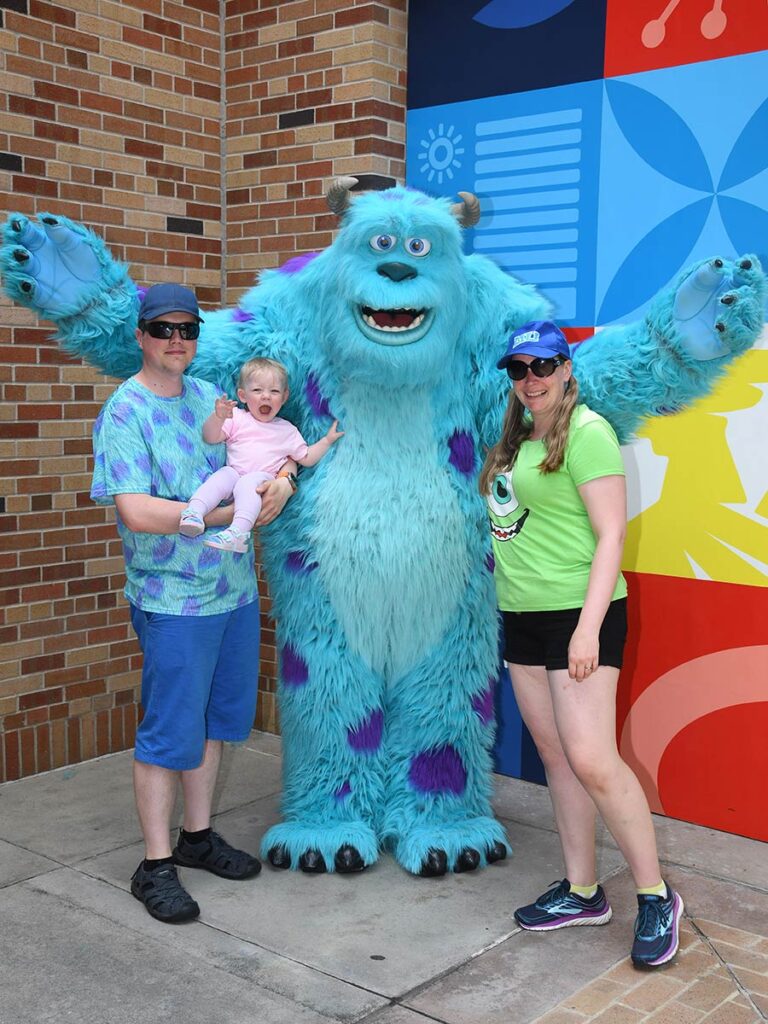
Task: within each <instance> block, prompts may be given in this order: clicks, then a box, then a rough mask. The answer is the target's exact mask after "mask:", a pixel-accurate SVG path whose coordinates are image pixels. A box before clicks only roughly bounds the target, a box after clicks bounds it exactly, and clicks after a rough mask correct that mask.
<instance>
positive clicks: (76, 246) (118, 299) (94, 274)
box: [0, 213, 141, 378]
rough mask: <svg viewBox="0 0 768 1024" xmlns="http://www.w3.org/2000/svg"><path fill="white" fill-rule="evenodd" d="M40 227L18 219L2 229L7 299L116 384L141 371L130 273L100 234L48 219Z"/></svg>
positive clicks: (2, 266)
mask: <svg viewBox="0 0 768 1024" xmlns="http://www.w3.org/2000/svg"><path fill="white" fill-rule="evenodd" d="M39 220H40V224H41V225H42V227H39V226H38V225H36V224H33V223H32V221H30V220H28V219H27V218H26V217H24V216H23V215H22V214H11V215H10V217H9V218H8V220H7V222H6V224H5V225H4V226H3V229H2V239H3V242H4V245H3V247H2V249H0V270H1V271H2V277H3V285H4V288H5V292H6V294H7V295H8V296H9V297H10V298H12V299H13V300H14V301H15V302H18V303H19V304H20V305H22V306H28V307H29V308H30V309H33V310H34V311H35V313H36V314H37V315H38V316H39V317H41V318H42V319H44V320H52V321H53V322H54V323H55V324H56V327H57V329H58V333H57V338H58V340H59V341H60V342H61V345H62V348H64V349H65V350H66V351H67V352H71V353H72V355H75V356H81V357H82V358H84V359H87V360H88V362H89V363H92V364H93V365H94V366H97V367H98V368H99V369H100V370H102V371H103V372H104V373H108V374H110V376H113V377H122V378H124V377H130V376H131V375H132V374H133V373H136V371H137V370H138V369H139V367H140V366H141V352H140V349H139V347H138V345H137V344H136V340H135V337H134V330H135V328H136V314H137V311H138V306H139V299H138V293H137V290H136V285H135V284H134V283H133V282H132V281H131V279H130V277H129V276H128V269H127V268H126V267H125V266H124V265H123V264H122V263H118V262H117V261H116V260H114V259H113V258H112V256H111V254H110V252H109V250H108V249H107V248H106V246H105V245H104V243H103V242H102V241H101V239H100V238H98V237H97V236H96V235H94V234H93V232H91V231H88V230H87V229H86V228H84V227H82V226H81V225H79V224H75V223H73V222H72V221H70V220H68V219H67V218H66V217H55V216H53V215H51V214H47V213H44V214H41V215H40V218H39Z"/></svg>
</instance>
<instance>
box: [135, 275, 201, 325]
mask: <svg viewBox="0 0 768 1024" xmlns="http://www.w3.org/2000/svg"><path fill="white" fill-rule="evenodd" d="M166 313H190V314H191V315H192V316H193V317H195V319H196V320H199V321H200V323H203V318H202V317H201V316H200V309H199V308H198V305H197V299H196V298H195V293H194V292H193V291H190V289H189V288H185V287H184V285H182V284H153V285H152V287H151V288H148V289H147V291H146V293H145V295H144V298H143V299H142V300H141V305H140V306H139V320H156V319H157V317H159V316H164V315H165V314H166Z"/></svg>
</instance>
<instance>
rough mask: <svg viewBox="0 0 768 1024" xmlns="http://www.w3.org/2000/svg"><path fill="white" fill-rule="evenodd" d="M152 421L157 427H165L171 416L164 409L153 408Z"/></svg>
mask: <svg viewBox="0 0 768 1024" xmlns="http://www.w3.org/2000/svg"><path fill="white" fill-rule="evenodd" d="M152 422H153V423H154V424H155V426H157V427H165V426H167V425H168V424H169V423H170V422H171V417H170V416H169V415H168V413H167V412H166V411H165V409H153V410H152Z"/></svg>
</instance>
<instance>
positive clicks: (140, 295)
mask: <svg viewBox="0 0 768 1024" xmlns="http://www.w3.org/2000/svg"><path fill="white" fill-rule="evenodd" d="M148 291H149V289H148V288H145V287H144V286H143V285H137V287H136V298H137V299H138V300H139V305H141V303H142V302H143V301H144V296H145V295H146V294H147V292H148Z"/></svg>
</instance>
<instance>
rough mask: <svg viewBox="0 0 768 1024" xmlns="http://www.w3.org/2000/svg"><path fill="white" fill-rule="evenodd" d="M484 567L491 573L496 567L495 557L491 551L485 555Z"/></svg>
mask: <svg viewBox="0 0 768 1024" xmlns="http://www.w3.org/2000/svg"><path fill="white" fill-rule="evenodd" d="M485 568H486V569H487V570H488V572H491V573H492V572H493V570H494V569H495V568H496V559H495V558H494V557H493V552H492V551H489V552H488V553H487V554H486V556H485Z"/></svg>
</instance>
